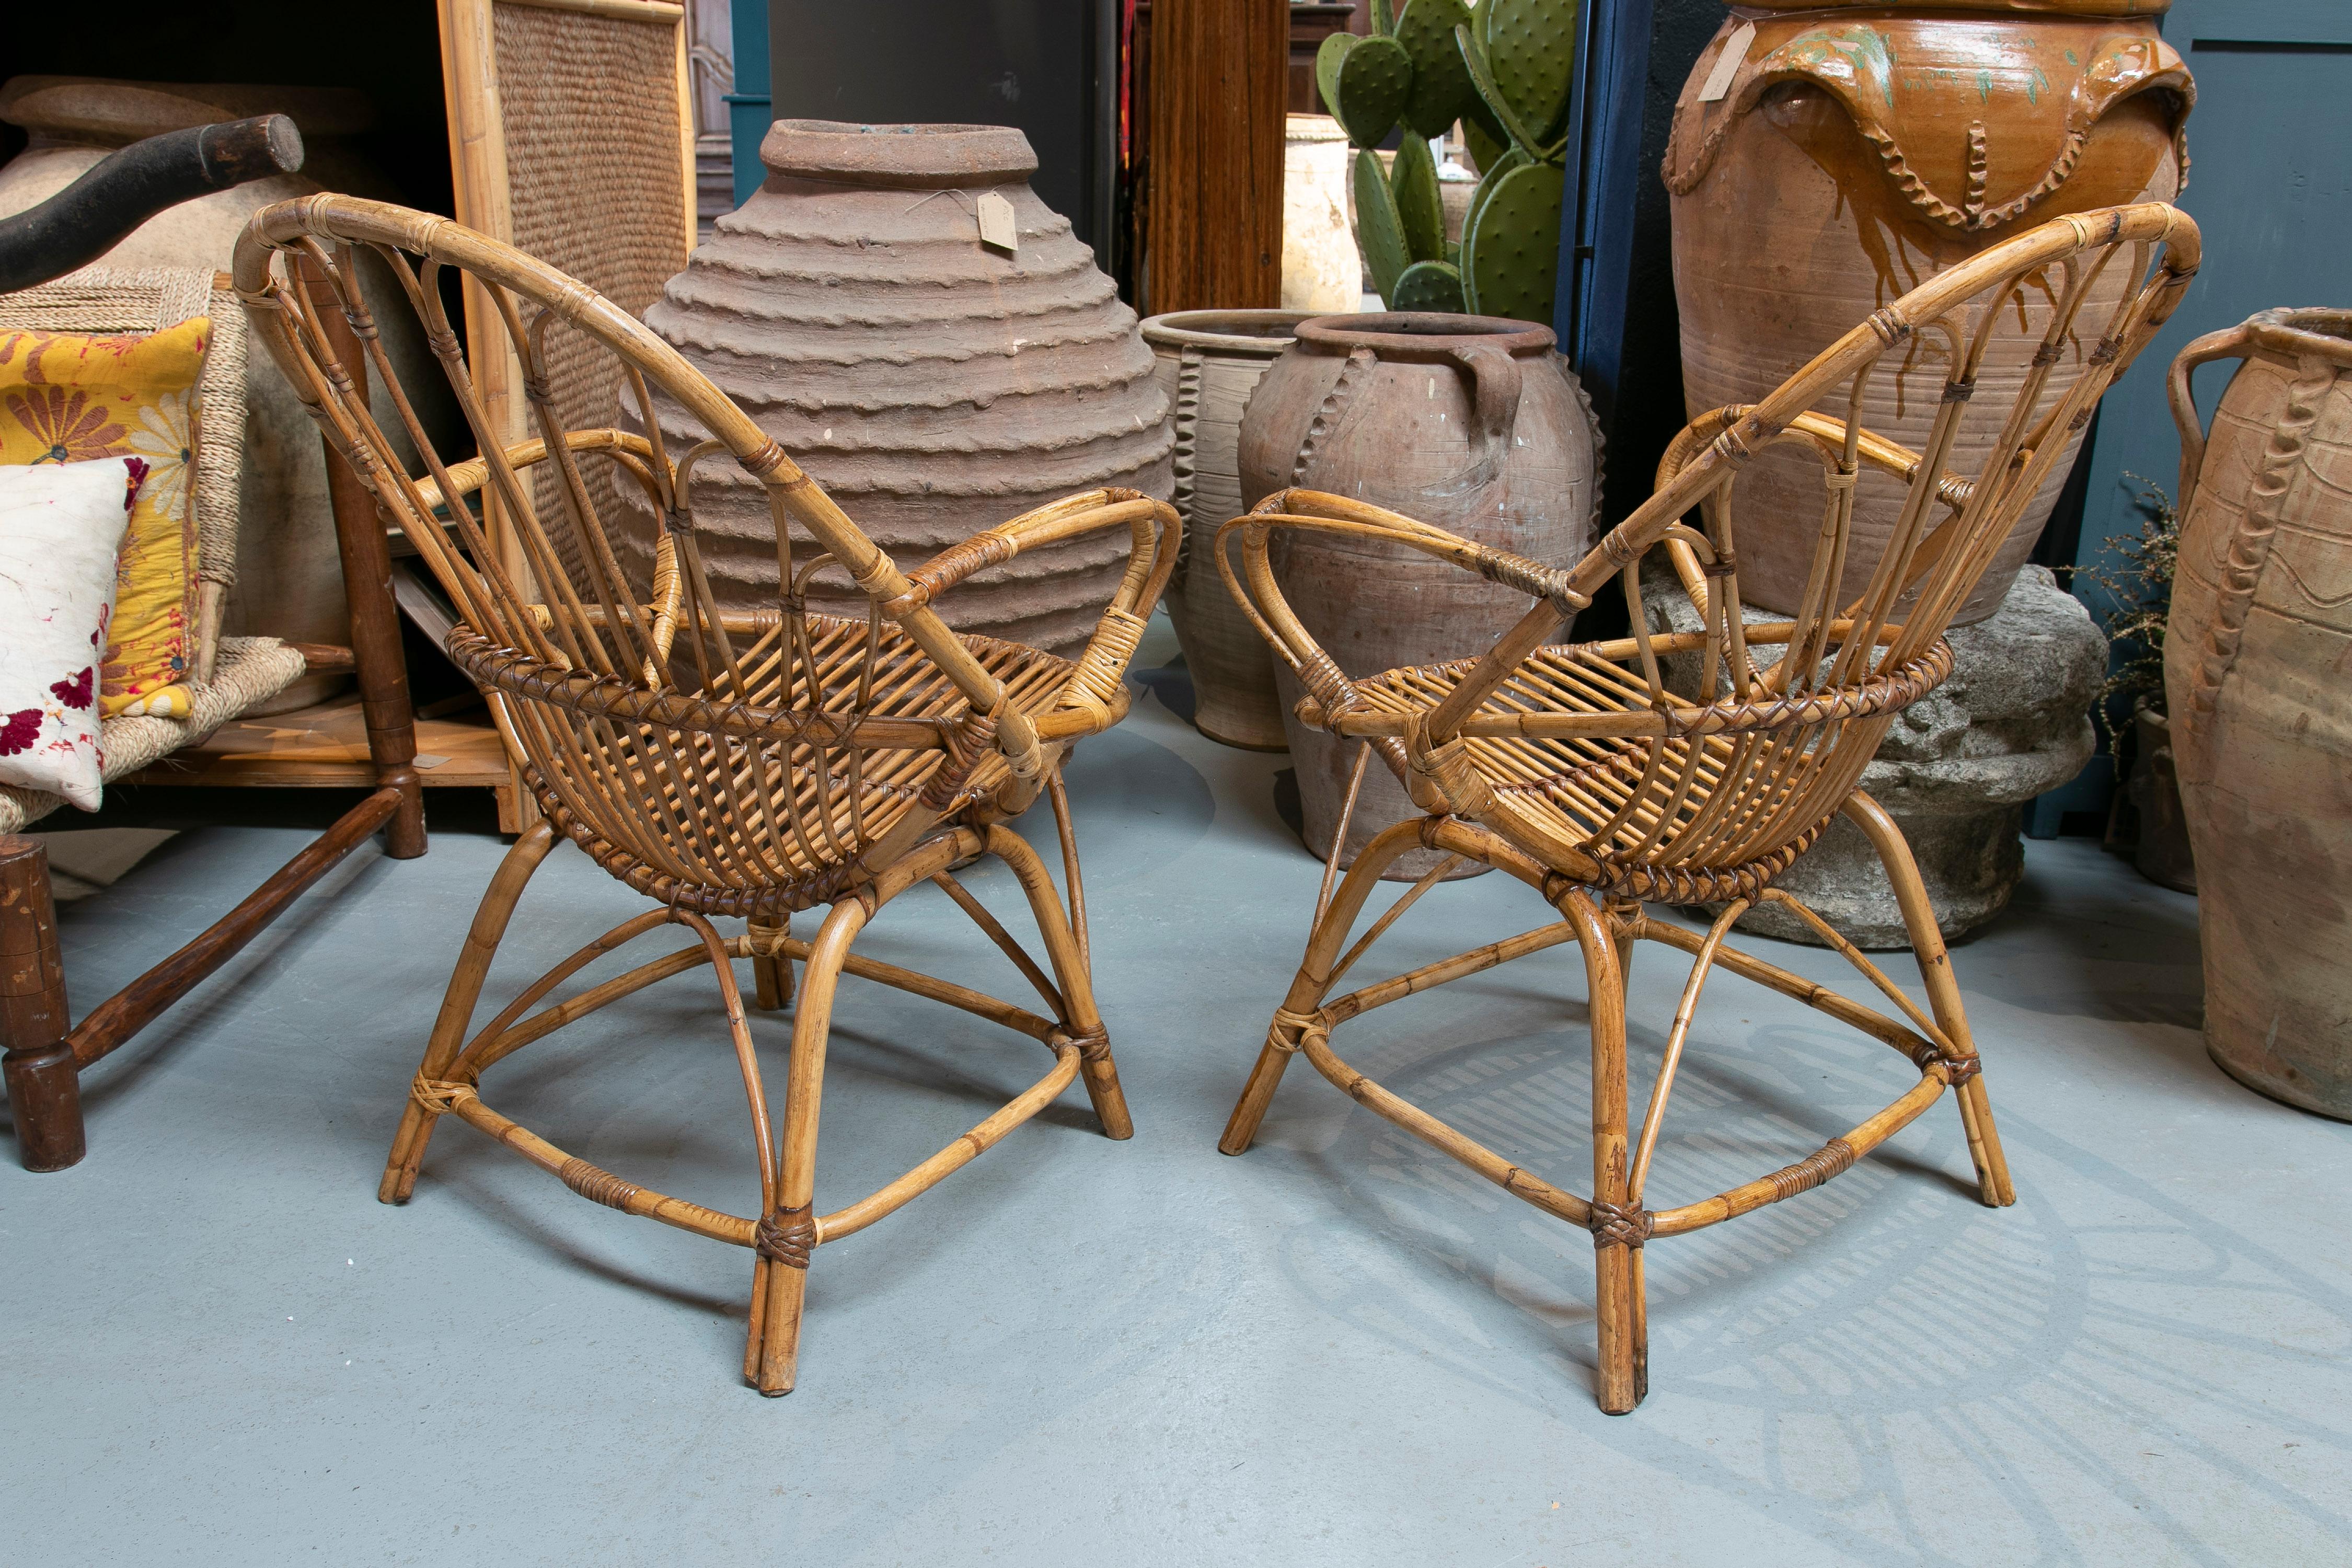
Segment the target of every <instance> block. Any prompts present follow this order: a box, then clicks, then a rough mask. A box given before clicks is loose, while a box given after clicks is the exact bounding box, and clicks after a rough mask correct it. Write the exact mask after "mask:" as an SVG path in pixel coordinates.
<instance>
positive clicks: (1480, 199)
mask: <svg viewBox="0 0 2352 1568" xmlns="http://www.w3.org/2000/svg"><path fill="white" fill-rule="evenodd" d="M1534 162H1535V160H1534V159H1532V158H1530V157H1528V155H1527V153H1524V152H1522V151H1520V150H1519V149H1518V148H1517V147H1513V146H1510V145H1509V144H1507V143H1506V144H1505V146H1504V149H1503V151H1502V153H1501V154H1500V155H1499V156H1497V157H1496V160H1495V162H1494V163H1492V164H1486V163H1481V164H1480V165H1479V167H1480V168H1481V169H1483V170H1485V171H1486V178H1484V179H1482V180H1480V181H1479V182H1478V188H1477V189H1476V190H1475V191H1473V192H1471V193H1470V208H1469V210H1468V211H1467V212H1465V213H1464V214H1463V215H1462V232H1463V233H1464V234H1465V235H1467V234H1468V233H1469V232H1470V226H1471V225H1472V224H1474V223H1476V222H1477V221H1478V209H1479V208H1480V207H1483V206H1485V205H1486V198H1487V197H1489V196H1491V195H1494V194H1495V191H1496V188H1497V187H1498V186H1500V185H1501V184H1502V183H1503V179H1504V176H1506V175H1507V174H1509V173H1510V172H1511V171H1512V170H1514V169H1518V168H1524V167H1526V166H1527V165H1528V164H1529V163H1534Z"/></svg>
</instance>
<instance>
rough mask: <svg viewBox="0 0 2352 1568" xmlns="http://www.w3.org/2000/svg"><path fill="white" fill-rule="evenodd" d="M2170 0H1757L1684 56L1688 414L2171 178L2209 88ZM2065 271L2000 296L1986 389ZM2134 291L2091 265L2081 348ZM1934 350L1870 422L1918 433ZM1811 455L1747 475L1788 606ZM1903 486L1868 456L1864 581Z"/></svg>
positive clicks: (1919, 358)
mask: <svg viewBox="0 0 2352 1568" xmlns="http://www.w3.org/2000/svg"><path fill="white" fill-rule="evenodd" d="M2169 4H2170V0H1937V4H1935V5H1861V4H1856V3H1843V4H1842V3H1840V0H1815V3H1814V4H1812V5H1806V6H1802V7H1799V6H1796V5H1790V4H1785V3H1782V4H1771V5H1762V6H1758V5H1742V6H1741V7H1740V10H1741V12H1743V13H1745V15H1738V14H1735V15H1734V16H1731V17H1730V18H1728V19H1727V20H1726V21H1725V23H1724V26H1723V28H1722V30H1721V32H1720V33H1718V34H1717V37H1716V40H1715V42H1714V43H1713V44H1712V45H1710V46H1709V47H1708V48H1707V49H1706V52H1705V53H1704V54H1702V55H1701V56H1700V57H1699V60H1698V63H1697V65H1696V66H1695V67H1694V68H1692V71H1691V76H1690V79H1689V80H1688V81H1687V82H1686V83H1685V86H1684V88H1683V92H1682V97H1681V99H1680V100H1679V101H1678V102H1677V103H1676V104H1675V117H1674V131H1673V135H1672V138H1671V140H1670V141H1669V142H1668V144H1667V151H1666V160H1665V169H1664V174H1665V181H1666V187H1667V190H1668V191H1669V192H1670V193H1671V194H1672V198H1673V216H1674V258H1675V298H1676V300H1677V301H1678V302H1679V304H1680V306H1681V313H1682V344H1683V384H1684V393H1685V400H1686V402H1687V404H1688V405H1689V411H1690V413H1691V414H1692V415H1694V416H1696V415H1698V414H1701V413H1704V412H1706V410H1708V409H1711V408H1716V407H1719V406H1721V405H1725V404H1732V403H1753V402H1755V401H1756V400H1757V399H1758V398H1759V397H1761V396H1763V395H1765V394H1766V393H1768V392H1769V391H1770V390H1771V389H1772V388H1773V387H1775V386H1777V385H1779V384H1780V382H1781V381H1783V380H1784V379H1785V378H1787V377H1788V376H1790V374H1794V373H1795V372H1796V371H1797V370H1799V369H1800V368H1801V367H1802V366H1803V365H1804V364H1805V363H1807V362H1808V361H1810V360H1811V358H1812V357H1813V355H1815V354H1816V353H1820V352H1821V351H1822V349H1824V348H1826V347H1827V346H1828V345H1829V344H1830V343H1831V342H1834V341H1835V340H1836V339H1837V338H1838V336H1839V335H1841V334H1842V333H1843V332H1845V331H1847V330H1848V329H1850V328H1851V327H1853V325H1854V323H1856V322H1857V321H1862V320H1863V319H1864V318H1865V317H1867V316H1868V315H1869V314H1870V313H1871V312H1872V311H1873V310H1877V309H1878V308H1879V307H1880V306H1883V305H1885V304H1887V303H1888V302H1890V301H1892V300H1895V298H1897V297H1898V296H1900V295H1901V294H1903V293H1905V292H1906V291H1907V290H1908V289H1912V288H1914V287H1916V286H1917V285H1918V284H1920V283H1922V282H1924V281H1926V280H1927V279H1928V278H1930V277H1932V276H1933V275H1934V274H1936V273H1937V272H1939V271H1942V270H1943V269H1945V268H1948V267H1951V266H1952V265H1954V264H1955V263H1957V262H1959V261H1961V260H1964V259H1966V258H1969V257H1970V256H1973V255H1975V254H1976V253H1977V252H1978V251H1980V250H1983V249H1985V248H1986V247H1990V246H1992V245H1996V244H1999V243H2000V241H2002V240H2004V239H2007V238H2009V237H2011V236H2012V235H2015V234H2017V233H2020V232H2021V231H2022V230H2024V229H2026V228H2030V227H2032V226H2035V225H2037V224H2041V223H2043V222H2046V221H2048V220H2049V219H2051V218H2054V217H2058V216H2062V215H2063V214H2066V213H2070V212H2080V211H2084V210H2087V209H2089V208H2093V207H2101V206H2109V205H2116V204H2119V203H2126V202H2134V201H2142V200H2169V199H2171V198H2172V197H2173V196H2174V195H2177V194H2178V193H2179V189H2180V185H2181V179H2182V174H2183V172H2184V170H2185V169H2186V167H2187V152H2186V145H2185V141H2184V131H2183V126H2184V122H2185V121H2186V120H2187V118H2188V115H2189V107H2190V105H2191V104H2192V103H2193V102H2194V100H2195V89H2194V87H2193V85H2192V83H2191V82H2190V79H2189V71H2188V68H2186V67H2185V66H2183V65H2182V64H2181V61H2180V57H2179V55H2177V54H2175V53H2174V52H2173V50H2172V49H2171V48H2170V47H2168V45H2166V43H2165V42H2164V40H2163V39H2162V38H2161V37H2158V34H2157V15H2158V13H2161V12H2163V11H2164V10H2165V9H2167V7H2168V5H2169ZM2061 287H2063V285H2061V284H2060V283H2059V281H2058V280H2056V279H2052V280H2050V289H2048V290H2045V289H2043V288H2042V287H2040V286H2038V285H2037V286H2033V287H2029V288H2028V289H2026V290H2025V291H2024V296H2023V298H2022V299H2021V300H2020V301H2019V307H2018V309H2017V310H2013V311H2004V312H2003V313H2002V318H2001V321H2000V326H1999V328H1998V329H1997V331H1995V333H1994V336H1993V340H1992V342H1991V346H1990V350H1989V352H1988V353H1987V355H1986V358H1985V362H1984V365H1983V368H1982V370H1981V372H1980V373H1979V376H1978V378H1977V382H1978V386H1979V397H1985V398H2000V397H2002V396H2005V395H2008V389H2011V388H2013V387H2014V386H2015V385H2016V384H2017V383H2018V381H2019V379H2020V378H2021V376H2022V375H2023V374H2025V373H2026V371H2027V370H2028V368H2029V366H2030V364H2031V362H2032V355H2033V353H2034V351H2035V350H2036V348H2037V347H2038V346H2039V344H2040V341H2041V338H2042V332H2043V331H2045V329H2046V328H2047V325H2048V321H2049V317H2048V310H2049V307H2050V302H2051V297H2052V295H2051V290H2055V289H2059V288H2061ZM2124 287H2125V279H2124V277H2123V275H2122V271H2121V269H2120V268H2116V269H2112V276H2103V277H2102V278H2101V279H2099V280H2098V282H2097V284H2096V285H2095V289H2094V292H2093V294H2092V296H2091V299H2090V300H2089V302H2088V303H2087V304H2086V305H2085V306H2084V313H2083V315H2082V316H2081V317H2080V318H2078V322H2079V324H2078V328H2077V331H2076V333H2075V337H2074V342H2073V343H2072V345H2071V352H2072V353H2076V354H2085V353H2090V352H2091V351H2092V350H2093V349H2094V348H2095V346H2096V344H2097V342H2098V338H2099V331H2100V328H2101V327H2102V326H2103V325H2104V324H2105V321H2106V319H2107V311H2108V310H2109V309H2111V308H2112V306H2113V305H2114V303H2115V301H2116V300H2118V299H2120V298H2121V295H2122V291H2123V289H2124ZM1946 358H1947V350H1946V349H1945V348H1944V346H1943V343H1942V341H1941V340H1940V339H1938V338H1937V337H1935V336H1934V335H1933V334H1930V333H1926V332H1922V333H1921V334H1919V336H1918V338H1917V339H1916V341H1915V342H1914V344H1913V346H1912V347H1911V349H1910V350H1909V353H1908V357H1907V359H1906V361H1905V362H1904V363H1902V365H1901V367H1900V369H1899V370H1897V371H1895V373H1894V374H1889V373H1888V372H1886V371H1882V372H1881V373H1880V374H1879V375H1877V376H1876V377H1875V378H1874V380H1873V383H1872V385H1871V388H1870V391H1869V393H1868V394H1867V395H1866V397H1865V401H1864V406H1863V419H1864V423H1865V424H1866V425H1868V426H1870V427H1871V428H1872V429H1874V430H1875V431H1877V432H1878V433H1879V434H1880V435H1882V436H1885V437H1889V438H1891V439H1893V440H1896V441H1900V442H1902V443H1904V444H1905V445H1906V446H1908V447H1913V448H1915V449H1916V448H1917V447H1921V446H1923V445H1924V444H1925V442H1926V437H1927V429H1928V426H1929V425H1930V424H1931V423H1932V421H1933V420H1934V418H1935V415H1936V409H1937V402H1938V399H1939V396H1940V395H1941V389H1942V386H1943V384H1944V381H1945V379H1946V374H1947V369H1948V366H1947V363H1946ZM1890 368H1891V367H1890ZM1998 435H1999V432H1998V430H1997V429H1995V428H1994V427H1993V426H1990V425H1988V424H1986V423H1984V422H1983V421H1976V422H1974V423H1973V425H1972V426H1969V427H1967V428H1965V429H1964V432H1963V434H1962V437H1961V438H1960V441H1959V443H1958V447H1957V448H1956V449H1955V451H1954V453H1953V457H1952V462H1951V466H1952V467H1953V468H1956V469H1957V470H1958V471H1959V472H1961V473H1963V474H1966V475H1969V476H1973V475H1974V474H1975V473H1976V471H1977V468H1978V467H1979V465H1980V464H1981V462H1982V461H1983V459H1984V457H1985V455H1986V453H1987V452H1988V451H1989V449H1990V447H1991V446H1992V444H1993V441H1994V439H1995V438H1996V437H1997V436H1998ZM1810 462H1811V459H1810V458H1806V457H1804V456H1803V455H1802V454H1801V453H1800V452H1799V451H1798V450H1797V449H1796V448H1794V447H1780V448H1778V449H1776V450H1774V451H1771V452H1769V453H1767V454H1765V455H1764V457H1763V458H1760V459H1759V461H1758V462H1757V464H1756V465H1755V467H1754V468H1752V469H1751V470H1750V471H1749V472H1748V476H1747V477H1746V478H1744V479H1742V480H1741V482H1740V490H1741V494H1740V507H1739V516H1738V529H1739V556H1740V572H1739V580H1740V589H1741V592H1742V593H1743V595H1746V597H1747V598H1748V600H1749V601H1750V602H1752V603H1755V604H1758V605H1763V606H1764V607H1766V608H1768V609H1773V610H1779V611H1781V612H1784V613H1789V612H1793V611H1795V610H1796V609H1797V607H1798V601H1799V598H1800V596H1801V594H1802V592H1803V588H1804V580H1803V579H1804V574H1805V573H1806V571H1807V570H1808V569H1809V567H1810V565H1811V561H1812V545H1813V538H1814V535H1815V533H1816V532H1817V531H1819V528H1820V525H1821V516H1820V513H1821V503H1820V490H1821V480H1820V476H1819V475H1818V473H1814V472H1811V471H1810V470H1809V469H1808V468H1806V465H1807V464H1809V463H1810ZM2071 467H2072V462H2071V459H2069V460H2067V461H2062V462H2060V463H2059V464H2058V465H2057V466H2056V467H2055V468H2053V469H2051V471H2050V478H2049V480H2048V482H2047V484H2046V485H2045V486H2044V487H2043V489H2042V494H2041V495H2040V496H2039V497H2037V498H2036V500H2035V502H2034V504H2033V505H2032V507H2030V508H2028V509H2027V510H2026V512H2025V515H2024V516H2023V517H2022V518H2021V520H2020V521H2019V522H2018V525H2017V529H2016V531H2015V532H2014V533H2013V534H2012V535H2011V538H2010V540H2009V542H2008V543H2007V545H2006V546H2005V547H2004V548H2003V550H2002V551H2001V552H2000V555H1999V556H1997V557H1996V558H1995V560H1994V562H1993V564H1992V566H1991V568H1990V570H1989V571H1988V572H1987V573H1986V574H1985V576H1984V580H1983V581H1982V582H1981V583H1979V584H1978V586H1977V589H1976V592H1975V593H1974V595H1971V596H1970V597H1969V600H1968V602H1967V603H1966V604H1964V605H1962V606H1961V608H1960V611H1959V614H1958V616H1957V617H1956V618H1955V624H1956V625H1962V626H1965V625H1968V624H1969V623H1970V622H1973V621H1979V620H1982V619H1984V618H1985V617H1986V616H1990V615H1991V614H1992V613H1993V611H1994V609H1995V608H1996V607H1998V606H1999V605H2000V602H2001V599H2002V597H2003V596H2004V595H2007V594H2008V592H2009V587H2010V584H2011V580H2012V579H2013V578H2014V577H2015V576H2016V574H2017V569H2018V567H2020V566H2021V565H2022V564H2023V563H2024V562H2025V560H2026V558H2027V556H2028V555H2030V554H2031V553H2032V549H2033V542H2034V540H2035V539H2036V538H2037V537H2038V536H2039V535H2040V533H2041V531H2042V524H2043V523H2044V522H2045V521H2048V519H2049V515H2050V510H2051V508H2052V507H2053V505H2054V504H2055V503H2056V501H2057V498H2058V492H2059V490H2060V489H2063V486H2064V484H2065V480H2066V476H2067V473H2068V471H2069V469H2070V468H2071ZM1901 503H1902V489H1901V487H1900V486H1899V485H1897V484H1896V483H1895V481H1894V480H1893V479H1888V478H1885V476H1882V475H1877V474H1865V475H1864V478H1863V480H1862V483H1861V486H1860V489H1859V491H1858V494H1857V498H1856V505H1855V518H1854V534H1853V538H1854V544H1853V552H1852V553H1851V555H1850V556H1849V558H1848V560H1847V563H1846V575H1845V578H1844V584H1845V589H1846V592H1847V593H1849V594H1858V593H1860V592H1861V591H1862V587H1863V585H1864V584H1865V583H1866V582H1867V581H1868V577H1869V574H1870V572H1871V570H1872V568H1873V567H1874V566H1875V565H1876V564H1877V562H1878V558H1879V556H1880V555H1881V553H1882V552H1884V549H1885V539H1886V536H1887V534H1888V533H1889V531H1891V530H1892V528H1893V526H1894V523H1895V519H1896V517H1897V515H1898V513H1899V511H1900V509H1901Z"/></svg>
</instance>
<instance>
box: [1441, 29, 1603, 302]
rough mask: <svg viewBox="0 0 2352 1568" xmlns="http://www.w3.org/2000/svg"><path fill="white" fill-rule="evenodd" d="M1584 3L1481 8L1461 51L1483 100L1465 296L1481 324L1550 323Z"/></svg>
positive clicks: (1477, 118)
mask: <svg viewBox="0 0 2352 1568" xmlns="http://www.w3.org/2000/svg"><path fill="white" fill-rule="evenodd" d="M1576 11H1577V0H1480V3H1479V6H1478V9H1477V12H1476V14H1475V16H1474V17H1473V18H1472V20H1471V21H1470V22H1469V23H1466V24H1465V25H1463V26H1458V27H1456V28H1454V45H1455V47H1457V48H1458V49H1459V50H1460V52H1461V56H1462V64H1463V68H1465V70H1466V71H1467V72H1468V74H1469V77H1470V82H1471V86H1472V87H1473V89H1475V91H1476V93H1477V95H1478V109H1479V110H1480V111H1481V112H1479V113H1476V114H1474V115H1472V116H1470V117H1469V118H1467V119H1465V121H1464V124H1465V134H1466V135H1467V136H1468V137H1469V138H1470V140H1471V142H1472V155H1473V156H1475V158H1476V159H1477V160H1478V167H1479V170H1480V173H1481V176H1482V177H1481V178H1480V180H1479V182H1478V188H1477V190H1476V191H1475V192H1474V193H1472V195H1471V197H1470V207H1469V211H1468V213H1467V215H1466V216H1465V221H1464V224H1463V229H1462V260H1461V273H1462V293H1463V298H1464V300H1465V303H1466V304H1467V305H1468V307H1469V309H1470V310H1472V311H1473V312H1475V314H1478V315H1481V316H1507V317H1510V318H1512V319H1513V320H1517V321H1550V320H1551V316H1552V289H1553V285H1554V283H1555V282H1556V280H1557V279H1558V277H1559V220H1560V200H1561V196H1562V193H1563V191H1564V189H1565V187H1566V184H1567V169H1566V167H1565V159H1566V156H1567V151H1568V146H1567V141H1568V138H1567V129H1568V108H1569V98H1570V87H1571V85H1572V84H1573V81H1574V79H1575V67H1576Z"/></svg>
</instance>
